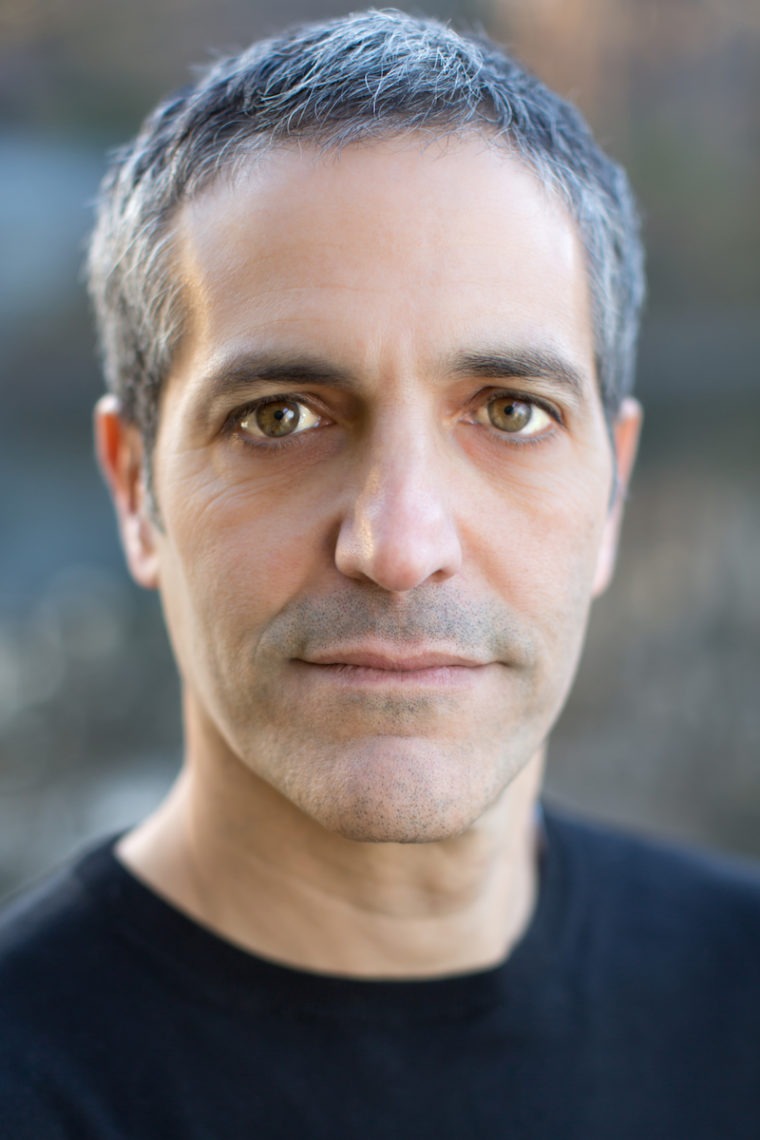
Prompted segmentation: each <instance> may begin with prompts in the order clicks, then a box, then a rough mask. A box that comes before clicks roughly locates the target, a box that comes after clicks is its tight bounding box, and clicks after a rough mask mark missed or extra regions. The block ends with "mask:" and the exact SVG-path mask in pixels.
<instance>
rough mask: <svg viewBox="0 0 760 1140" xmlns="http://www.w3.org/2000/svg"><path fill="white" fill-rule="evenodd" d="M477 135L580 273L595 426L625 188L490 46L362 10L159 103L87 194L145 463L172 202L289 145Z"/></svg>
mask: <svg viewBox="0 0 760 1140" xmlns="http://www.w3.org/2000/svg"><path fill="white" fill-rule="evenodd" d="M472 131H479V132H481V133H482V134H483V135H484V136H485V137H487V138H492V139H494V140H496V142H497V144H499V145H504V146H506V147H507V148H508V149H509V150H510V151H511V152H512V153H514V154H517V155H518V156H519V158H520V159H521V160H522V161H523V162H524V163H525V165H526V166H527V167H528V168H530V169H531V170H532V171H533V172H534V173H535V174H536V175H537V177H538V178H539V180H540V181H541V183H542V184H543V185H544V186H546V187H547V188H549V190H550V191H551V192H554V193H557V194H559V195H560V197H561V199H562V200H563V202H564V203H565V205H566V206H567V208H568V209H569V212H570V214H571V216H572V217H573V218H574V219H575V222H576V224H577V227H578V230H579V233H580V236H581V239H582V242H583V245H584V247H585V254H586V263H587V267H588V274H589V282H590V291H591V299H592V312H593V321H594V337H595V355H596V368H597V377H598V382H599V386H600V392H601V398H602V402H603V405H604V409H605V413H606V415H607V418H608V421H611V420H612V419H613V418H614V416H615V413H616V412H617V410H618V408H619V406H620V402H621V400H622V399H623V397H624V396H625V395H626V394H627V393H629V392H630V391H631V388H632V385H633V376H634V361H635V347H636V337H637V332H638V321H639V312H640V308H641V303H642V299H643V293H644V276H643V255H642V249H641V243H640V240H639V232H638V219H637V214H636V208H635V204H634V201H633V196H632V194H631V190H630V187H629V184H628V179H627V178H626V176H625V173H624V172H623V171H622V169H621V168H620V167H619V166H617V165H616V164H615V163H613V162H612V161H611V160H610V159H609V158H608V157H607V156H606V155H605V154H604V153H603V152H602V151H601V150H600V148H599V147H598V146H597V144H596V143H595V141H594V139H593V137H592V135H591V132H590V130H589V128H588V126H587V125H586V123H585V122H584V120H583V118H582V117H581V115H580V114H579V112H578V111H577V110H576V109H575V108H574V107H572V106H571V105H570V104H568V103H566V102H565V101H564V100H563V99H561V98H560V97H559V96H557V95H555V94H554V93H553V92H552V91H550V90H549V89H548V88H547V87H545V86H544V84H542V83H541V82H539V81H538V80H537V79H536V78H535V77H534V76H532V75H531V74H529V73H528V72H526V71H525V70H524V69H523V68H522V67H521V66H520V65H519V64H518V63H517V62H516V61H515V60H514V59H512V58H511V57H510V56H508V55H506V54H505V53H504V52H503V51H502V50H501V49H500V48H498V47H497V46H496V45H495V44H493V43H491V42H490V41H488V40H486V39H485V38H480V37H469V36H462V35H459V34H458V33H457V32H455V31H453V30H452V29H451V28H449V27H447V26H445V25H443V24H441V23H439V22H438V21H436V20H431V19H417V18H414V17H412V16H408V15H405V14H404V13H402V12H397V11H368V12H364V13H360V14H357V15H352V16H347V17H345V18H342V19H336V20H331V21H327V22H323V23H317V24H309V25H306V26H303V27H299V28H295V29H293V30H291V31H288V32H285V33H283V34H282V35H279V36H276V37H274V38H272V39H267V40H263V41H261V42H258V43H255V44H253V45H252V46H251V47H250V48H249V49H248V50H247V51H244V52H242V53H241V54H239V55H235V56H230V57H229V58H225V59H222V60H220V61H219V62H217V63H216V64H214V65H212V66H211V67H210V68H208V69H207V70H206V71H205V72H203V73H202V74H201V75H200V77H199V79H198V81H197V82H196V83H195V84H193V85H191V86H189V87H187V88H184V89H183V90H181V91H179V92H178V93H177V94H175V95H174V96H172V97H171V98H169V99H168V100H167V101H166V102H164V103H163V104H161V105H160V106H159V107H157V108H156V110H155V111H154V112H153V114H152V115H150V116H149V117H148V119H147V120H146V121H145V123H144V125H143V127H142V129H141V131H140V133H139V134H138V136H137V137H136V138H135V140H134V142H132V143H131V144H130V145H128V146H126V147H124V148H123V149H121V150H120V151H118V152H117V153H116V155H115V157H114V160H113V163H112V165H111V167H110V169H109V171H108V173H107V174H106V177H105V179H104V181H103V185H102V188H101V194H100V200H99V206H98V217H97V223H96V227H95V231H94V234H93V238H92V242H91V247H90V255H89V283H90V292H91V296H92V299H93V303H94V307H95V312H96V318H97V322H98V327H99V336H100V345H101V351H102V355H103V361H104V369H105V375H106V381H107V384H108V387H109V389H110V390H111V391H112V392H114V393H115V394H116V395H117V396H118V398H119V401H120V404H121V409H122V414H123V415H124V416H125V417H126V418H127V419H129V420H131V421H132V422H134V423H135V424H136V425H137V426H138V427H139V429H140V431H141V433H142V436H143V439H144V442H145V449H146V454H147V456H148V459H149V458H150V452H151V450H152V447H153V443H154V441H155V435H156V430H157V426H158V408H159V402H160V397H161V389H162V385H163V383H164V380H165V379H166V376H167V374H168V373H169V370H170V368H171V364H172V359H173V356H174V353H175V351H176V349H177V346H178V344H179V342H180V340H181V336H182V327H183V297H182V283H181V281H180V280H178V279H177V274H176V273H175V272H174V265H173V236H174V235H173V220H174V218H175V215H176V213H177V210H178V208H179V206H180V205H181V204H182V203H183V202H185V201H187V200H188V199H190V198H192V197H194V196H195V195H197V194H199V193H200V192H201V191H202V190H203V189H204V188H205V187H207V186H208V185H210V184H211V183H212V182H213V181H214V180H215V179H217V178H219V177H220V176H221V175H223V174H230V173H232V174H234V172H235V170H236V169H238V168H239V166H240V164H241V162H243V161H245V160H246V159H248V158H249V156H251V155H252V154H256V153H259V152H261V151H263V150H265V149H267V148H269V147H273V146H278V145H287V144H288V143H293V142H307V143H312V144H314V145H316V146H318V147H322V148H340V147H344V146H347V145H349V144H351V143H353V142H357V141H360V140H368V139H374V138H382V137H388V136H394V135H399V134H404V133H409V132H418V133H423V134H427V135H429V136H431V137H435V136H440V135H448V134H452V133H461V132H472Z"/></svg>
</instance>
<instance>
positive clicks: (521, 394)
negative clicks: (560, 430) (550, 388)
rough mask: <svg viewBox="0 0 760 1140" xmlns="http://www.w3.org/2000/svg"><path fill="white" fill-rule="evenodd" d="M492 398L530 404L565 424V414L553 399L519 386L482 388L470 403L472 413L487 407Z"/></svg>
mask: <svg viewBox="0 0 760 1140" xmlns="http://www.w3.org/2000/svg"><path fill="white" fill-rule="evenodd" d="M494 400H514V401H515V403H519V404H530V405H532V406H533V407H536V408H539V409H540V410H541V411H542V412H546V414H547V415H548V416H550V417H551V418H552V419H553V420H554V421H555V422H556V423H557V424H559V425H560V426H562V427H564V426H565V416H564V414H563V412H562V410H561V409H560V408H559V407H558V406H557V405H556V404H555V403H554V402H553V401H551V400H548V399H546V398H545V397H544V396H541V395H537V394H536V393H535V392H526V391H524V390H520V389H519V388H486V389H482V390H481V391H480V392H478V393H477V395H476V396H475V397H474V398H473V399H472V401H471V403H470V407H471V409H472V412H473V414H474V413H475V412H477V411H480V410H481V409H484V408H487V407H488V405H489V404H491V403H493V401H494Z"/></svg>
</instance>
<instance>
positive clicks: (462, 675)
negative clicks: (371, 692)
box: [300, 662, 486, 689]
mask: <svg viewBox="0 0 760 1140" xmlns="http://www.w3.org/2000/svg"><path fill="white" fill-rule="evenodd" d="M300 664H302V665H303V666H304V668H305V669H307V670H308V671H309V672H310V673H311V674H312V676H314V677H321V678H322V679H323V680H325V681H328V682H330V683H331V684H334V685H340V686H344V687H346V688H377V687H380V688H382V687H386V688H394V689H398V688H403V689H408V688H418V689H419V688H426V689H451V688H461V687H462V686H464V685H470V684H472V683H473V682H474V681H475V680H476V679H477V678H478V677H479V676H481V675H482V674H483V672H484V670H485V668H486V666H483V665H436V666H433V667H431V668H428V669H373V668H370V667H368V666H366V665H345V664H334V665H313V664H310V663H307V662H300Z"/></svg>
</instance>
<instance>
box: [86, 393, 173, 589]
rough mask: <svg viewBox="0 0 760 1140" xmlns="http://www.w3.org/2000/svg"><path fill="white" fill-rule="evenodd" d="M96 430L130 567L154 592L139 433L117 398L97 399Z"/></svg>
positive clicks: (152, 531)
mask: <svg viewBox="0 0 760 1140" xmlns="http://www.w3.org/2000/svg"><path fill="white" fill-rule="evenodd" d="M94 429H95V454H96V455H97V459H98V464H99V465H100V470H101V472H102V473H103V478H104V479H105V481H106V484H107V486H108V490H109V491H110V493H111V498H112V500H113V505H114V508H115V510H116V518H117V521H118V524H119V533H120V535H121V543H122V546H123V547H124V554H125V556H126V559H127V565H128V566H129V570H130V573H131V575H132V577H133V578H134V580H135V581H136V582H137V583H138V585H140V586H144V587H145V589H148V590H154V589H156V588H157V586H158V556H157V551H156V526H155V523H154V522H153V520H152V518H151V511H150V503H149V498H148V492H147V489H146V486H145V467H144V452H143V443H142V438H141V436H140V432H139V430H138V429H137V428H136V427H135V425H134V424H131V423H128V422H127V421H126V420H125V419H124V418H123V416H122V414H121V410H120V407H119V401H118V400H117V398H116V397H115V396H103V397H102V398H101V399H100V400H98V402H97V404H96V405H95V414H94Z"/></svg>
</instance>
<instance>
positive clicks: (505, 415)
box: [476, 396, 551, 436]
mask: <svg viewBox="0 0 760 1140" xmlns="http://www.w3.org/2000/svg"><path fill="white" fill-rule="evenodd" d="M476 419H477V420H478V422H479V423H482V424H486V425H488V426H490V427H494V428H496V429H497V431H500V432H505V433H507V434H509V435H521V436H534V435H540V434H541V433H542V432H544V431H546V428H547V427H549V426H550V424H551V416H550V415H549V413H548V412H547V411H545V410H544V408H542V407H540V406H539V405H538V404H534V403H531V401H530V400H518V399H516V397H515V396H495V397H493V399H491V400H489V401H488V403H487V404H485V405H483V407H481V408H479V409H478V411H477V413H476Z"/></svg>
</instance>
